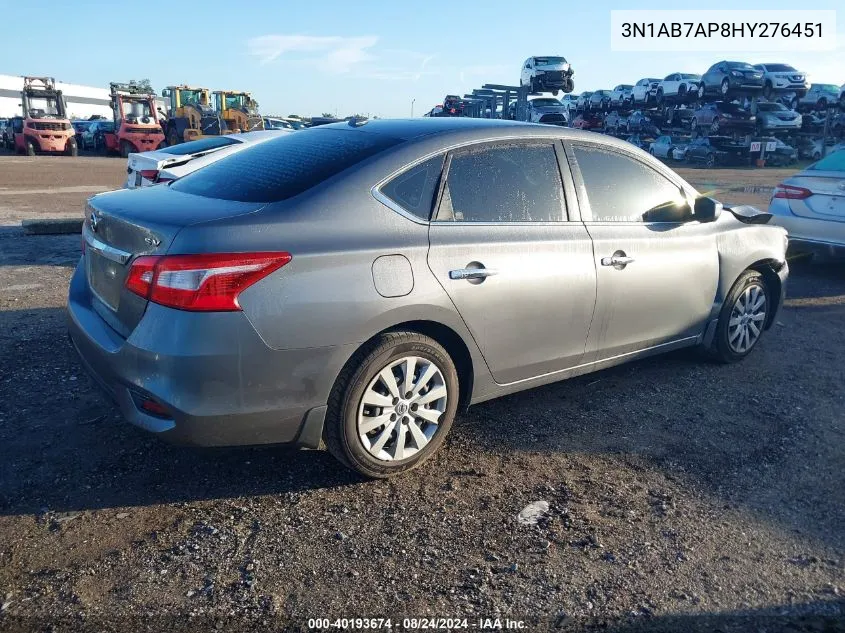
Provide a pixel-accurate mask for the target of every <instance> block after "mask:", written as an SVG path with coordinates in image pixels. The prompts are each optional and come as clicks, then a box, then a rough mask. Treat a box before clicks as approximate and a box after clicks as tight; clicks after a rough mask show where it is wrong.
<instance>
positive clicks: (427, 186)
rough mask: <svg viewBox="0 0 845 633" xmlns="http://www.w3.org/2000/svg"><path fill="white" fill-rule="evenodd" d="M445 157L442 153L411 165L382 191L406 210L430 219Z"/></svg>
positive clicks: (419, 216) (424, 218)
mask: <svg viewBox="0 0 845 633" xmlns="http://www.w3.org/2000/svg"><path fill="white" fill-rule="evenodd" d="M444 158H445V155H444V154H441V155H439V156H435V157H434V158H429V159H428V160H426V161H423V162H422V163H420V164H419V165H416V166H414V167H411V168H410V169H409V170H407V171H404V172H402V173H401V174H399V175H398V176H396V177H395V178H393V180H391V181H390V182H388V183H387V184H386V185H384V186H383V187H382V188H381V192H382V193H383V194H384V195H385V196H387V197H388V198H390V199H391V200H393V202H395V203H396V204H398V205H399V206H400V207H402V208H403V209H405V210H406V211H408V212H410V213H412V214H414V215H415V216H417V217H418V218H421V219H423V220H428V219H429V218H431V205H432V204H433V203H434V194H435V192H436V191H437V184H438V182H439V181H440V172H441V171H442V170H443V159H444Z"/></svg>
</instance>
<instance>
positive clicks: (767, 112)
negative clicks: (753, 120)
mask: <svg viewBox="0 0 845 633" xmlns="http://www.w3.org/2000/svg"><path fill="white" fill-rule="evenodd" d="M801 120H802V119H801V115H800V114H798V113H797V112H795V111H794V110H790V109H789V108H787V107H786V106H785V105H783V104H782V103H766V102H762V103H758V104H757V129H758V130H759V131H764V130H765V131H769V130H793V131H800V130H801Z"/></svg>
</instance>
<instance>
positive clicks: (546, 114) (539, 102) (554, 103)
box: [528, 97, 569, 126]
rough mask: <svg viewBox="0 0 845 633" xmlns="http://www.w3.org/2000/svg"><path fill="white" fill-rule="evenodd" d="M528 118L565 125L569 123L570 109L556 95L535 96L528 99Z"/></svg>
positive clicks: (538, 121)
mask: <svg viewBox="0 0 845 633" xmlns="http://www.w3.org/2000/svg"><path fill="white" fill-rule="evenodd" d="M528 120H529V121H530V122H531V123H550V124H552V125H563V126H565V125H567V124H568V123H569V109H568V108H567V107H566V106H565V105H563V104H562V103H561V102H560V101H558V100H557V99H555V98H554V97H535V98H534V99H529V101H528Z"/></svg>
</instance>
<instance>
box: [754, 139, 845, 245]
mask: <svg viewBox="0 0 845 633" xmlns="http://www.w3.org/2000/svg"><path fill="white" fill-rule="evenodd" d="M769 213H771V214H772V219H771V223H772V224H778V225H780V226H782V227H783V228H785V229H786V230H787V232H788V233H789V245H790V247H791V248H794V249H796V250H798V251H804V252H812V253H820V254H823V255H833V256H842V255H845V150H839V151H837V152H834V153H832V154H828V155H827V156H825V157H824V158H822V159H821V160H820V161H818V162H817V163H813V164H812V165H810V166H809V167H807V168H806V169H805V170H804V171H802V172H799V173H797V174H795V175H794V176H792V177H790V178H787V179H786V180H784V181H783V182H782V183H781V184H779V185H778V186H777V187H775V190H774V192H773V193H772V200H771V202H770V203H769Z"/></svg>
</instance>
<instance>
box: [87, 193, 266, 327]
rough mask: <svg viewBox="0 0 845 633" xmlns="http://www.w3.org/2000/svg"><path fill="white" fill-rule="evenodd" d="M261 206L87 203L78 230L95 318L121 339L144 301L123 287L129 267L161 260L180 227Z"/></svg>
mask: <svg viewBox="0 0 845 633" xmlns="http://www.w3.org/2000/svg"><path fill="white" fill-rule="evenodd" d="M263 206H265V205H264V203H247V202H232V201H229V200H216V199H214V198H203V197H200V196H194V195H191V194H186V193H180V192H178V191H172V190H170V188H169V187H167V186H166V185H159V186H156V187H149V188H145V189H144V190H143V191H125V190H123V191H112V192H109V193H105V194H100V195H98V196H94V197H93V198H91V199H90V200H89V201H88V206H87V208H86V218H85V222H84V224H83V227H82V235H83V239H84V240H85V272H86V278H87V280H88V286H89V288H90V289H91V293H92V295H93V299H92V304H93V307H94V309H95V310H96V312H97V313H98V314H99V315H100V316H101V317H102V318H103V319H104V320H105V321H106V322H107V323H108V324H109V325H110V326H111V327H112V328H113V329H114V330H115V331H116V332H118V333H119V334H120V335H121V336H123V337H128V336H129V334H131V333H132V330H133V329H134V328H135V326H136V325H137V324H138V322H139V321H140V320H141V317H142V316H143V315H144V311H145V310H146V307H147V301H146V299H143V298H142V297H139V296H138V295H136V294H134V293H132V292H129V291H128V290H126V288H125V287H124V283H125V281H126V275H127V273H128V272H129V268H130V266H131V264H132V261H133V260H134V259H135V258H136V257H138V256H141V255H164V254H165V253H167V250H168V249H169V248H170V245H171V244H172V243H173V240H174V238H175V237H176V235H177V234H178V233H179V231H181V230H182V229H183V228H184V227H186V226H190V225H192V224H198V223H202V222H211V221H214V220H220V219H223V218H227V217H234V216H237V215H243V214H246V213H252V212H254V211H257V210H259V209H261V208H262V207H263Z"/></svg>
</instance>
